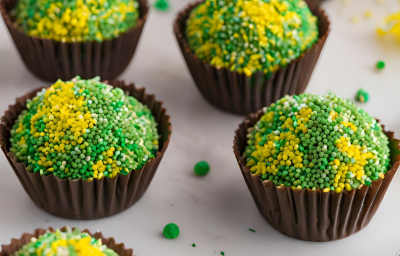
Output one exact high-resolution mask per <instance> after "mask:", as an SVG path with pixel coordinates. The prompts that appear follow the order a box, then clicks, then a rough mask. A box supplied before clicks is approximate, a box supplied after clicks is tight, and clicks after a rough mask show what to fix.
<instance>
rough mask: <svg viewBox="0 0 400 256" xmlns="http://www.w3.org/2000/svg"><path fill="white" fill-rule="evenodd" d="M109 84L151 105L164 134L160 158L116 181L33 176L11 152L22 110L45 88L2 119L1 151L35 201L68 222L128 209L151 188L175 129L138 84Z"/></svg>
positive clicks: (157, 102)
mask: <svg viewBox="0 0 400 256" xmlns="http://www.w3.org/2000/svg"><path fill="white" fill-rule="evenodd" d="M108 83H109V84H110V85H112V86H114V87H118V88H121V89H122V90H124V91H125V92H127V93H129V95H131V96H133V97H135V98H136V99H138V100H139V101H140V102H141V103H143V104H145V105H147V106H148V107H149V109H150V110H151V112H152V113H153V115H154V117H155V119H156V121H157V123H158V132H159V134H160V135H161V138H160V139H159V145H160V149H159V151H158V152H157V156H156V157H155V158H153V159H150V160H149V161H148V162H147V163H146V164H145V165H144V166H143V167H142V168H141V169H140V170H133V171H131V172H129V173H128V174H127V175H121V174H118V175H117V176H116V177H115V178H113V179H110V178H108V177H106V178H103V179H101V180H98V179H94V180H93V181H92V182H86V181H83V180H81V179H79V180H71V179H60V178H58V177H56V176H54V175H49V176H44V175H40V174H39V173H38V172H37V173H30V172H28V171H27V170H26V167H25V164H24V163H18V162H17V161H16V158H15V155H14V153H12V152H10V151H9V149H10V146H11V143H10V129H11V128H12V126H13V125H14V123H15V120H16V119H17V117H18V115H19V114H20V113H21V111H22V110H23V109H25V108H26V107H25V106H26V104H25V103H26V100H27V99H31V98H33V97H34V96H35V95H36V92H37V91H39V90H41V88H40V89H37V90H35V91H33V92H31V93H28V94H26V95H24V96H22V97H21V98H17V101H16V103H15V104H14V105H11V106H9V108H8V110H6V111H5V113H4V116H3V117H2V118H1V124H0V146H1V149H2V150H3V152H4V154H5V156H6V158H7V160H8V162H9V163H10V165H11V167H12V168H13V170H14V172H15V174H16V175H17V177H18V179H19V181H20V182H21V184H22V186H23V187H24V189H25V191H26V193H28V195H29V196H30V198H31V199H32V201H34V202H35V204H36V205H37V206H39V207H40V208H42V209H44V210H45V211H47V212H49V213H51V214H53V215H56V216H59V217H62V218H67V219H77V220H91V219H99V218H105V217H109V216H112V215H115V214H117V213H120V212H122V211H124V210H126V209H128V208H129V207H131V206H132V205H133V204H134V203H135V202H136V201H138V200H139V199H140V198H141V197H142V195H143V194H144V192H145V191H146V189H147V188H148V186H149V184H150V182H151V180H152V179H153V176H154V174H155V172H156V170H157V168H158V165H159V164H160V162H161V159H162V158H163V156H164V154H165V151H166V150H167V148H168V145H169V141H170V137H171V132H172V130H171V123H170V121H169V119H170V117H169V116H168V115H167V114H166V109H165V108H163V107H162V102H160V101H156V100H155V97H154V95H150V94H145V89H144V88H136V87H135V85H134V84H125V82H124V81H110V82H108Z"/></svg>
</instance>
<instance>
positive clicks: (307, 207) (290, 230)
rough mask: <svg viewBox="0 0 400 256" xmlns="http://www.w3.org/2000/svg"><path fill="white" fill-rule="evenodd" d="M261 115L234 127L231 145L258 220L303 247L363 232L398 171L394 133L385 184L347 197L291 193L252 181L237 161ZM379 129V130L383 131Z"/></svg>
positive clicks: (399, 157)
mask: <svg viewBox="0 0 400 256" xmlns="http://www.w3.org/2000/svg"><path fill="white" fill-rule="evenodd" d="M262 115H263V111H262V110H261V111H259V112H257V113H253V114H250V115H249V116H248V117H247V118H246V119H245V120H244V121H243V123H241V124H240V125H239V129H238V130H237V131H236V132H235V139H234V141H233V152H234V154H235V157H236V160H237V163H238V165H239V167H240V170H241V171H242V174H243V178H244V180H245V182H246V184H247V187H248V189H249V191H250V193H251V195H252V197H253V199H254V202H255V203H256V205H257V208H258V210H259V211H260V213H261V215H262V216H263V217H264V218H265V219H266V220H267V222H268V223H269V224H270V225H271V226H272V227H273V228H275V229H276V230H278V231H279V232H281V233H282V234H284V235H287V236H290V237H293V238H296V239H300V240H308V241H316V242H325V241H332V240H338V239H342V238H345V237H348V236H350V235H352V234H354V233H356V232H358V231H360V230H361V229H362V228H364V227H365V226H366V225H367V224H368V223H369V222H370V220H371V219H372V217H373V216H374V214H375V212H376V211H377V210H378V208H379V205H380V204H381V201H382V199H383V197H384V195H385V193H386V190H387V189H388V187H389V185H390V182H391V181H392V179H393V177H394V175H395V174H396V172H397V169H398V167H399V165H400V155H399V154H400V151H399V149H400V147H399V144H400V141H399V140H398V139H395V138H394V133H393V132H388V131H386V130H384V133H385V134H386V135H387V136H388V137H389V140H390V144H389V146H390V150H391V156H390V157H391V164H392V166H393V167H392V169H391V170H390V171H389V172H388V173H387V174H385V178H384V179H383V180H382V179H378V180H376V181H373V182H372V184H371V186H369V187H368V186H363V187H362V188H361V189H354V190H352V191H350V192H348V191H346V190H343V191H342V192H340V193H336V192H334V191H330V192H328V193H325V192H322V191H321V190H320V189H317V190H316V191H312V190H309V189H292V188H290V187H285V186H276V185H275V184H274V183H273V182H271V181H261V179H260V176H259V175H253V174H252V173H251V172H250V168H249V167H247V166H246V160H245V159H244V158H243V157H242V154H243V152H244V149H245V147H246V146H247V138H246V134H247V129H248V128H250V127H253V126H254V125H255V123H256V122H257V121H258V120H259V119H260V117H261V116H262ZM383 128H384V127H383Z"/></svg>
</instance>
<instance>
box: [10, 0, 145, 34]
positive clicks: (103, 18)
mask: <svg viewBox="0 0 400 256" xmlns="http://www.w3.org/2000/svg"><path fill="white" fill-rule="evenodd" d="M138 5H139V4H138V2H137V1H136V0H68V1H64V0H37V1H33V0H18V2H17V4H16V7H15V9H14V11H13V15H15V17H16V25H17V26H18V27H20V28H21V29H22V30H23V31H24V32H25V33H26V34H28V35H29V36H35V37H40V38H45V39H53V40H56V41H61V42H85V41H99V42H101V41H103V40H105V39H111V38H114V37H117V36H118V35H120V34H122V33H125V32H126V31H127V30H129V29H130V28H133V27H134V26H135V25H136V24H137V21H138V19H139V11H138Z"/></svg>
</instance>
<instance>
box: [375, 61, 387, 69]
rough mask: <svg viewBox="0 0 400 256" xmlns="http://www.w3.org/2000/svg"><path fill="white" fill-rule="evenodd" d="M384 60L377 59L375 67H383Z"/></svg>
mask: <svg viewBox="0 0 400 256" xmlns="http://www.w3.org/2000/svg"><path fill="white" fill-rule="evenodd" d="M385 65H386V64H385V62H384V61H382V60H380V61H378V62H377V63H376V68H377V69H379V70H381V69H383V68H384V67H385Z"/></svg>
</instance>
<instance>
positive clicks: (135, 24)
mask: <svg viewBox="0 0 400 256" xmlns="http://www.w3.org/2000/svg"><path fill="white" fill-rule="evenodd" d="M0 12H1V14H2V15H3V18H4V21H5V23H6V25H7V28H8V30H9V31H10V33H11V36H12V38H13V39H14V43H15V45H16V46H17V48H18V50H19V53H20V55H21V57H22V60H23V61H24V63H25V65H26V66H27V68H28V69H29V70H30V71H31V72H32V73H33V74H34V75H36V76H37V77H39V78H41V79H44V80H46V81H50V82H54V81H56V80H57V79H59V78H60V79H63V80H69V79H72V78H73V77H74V76H77V75H79V76H81V77H83V78H92V77H94V76H98V75H99V76H101V77H102V78H103V79H113V78H115V77H117V76H118V75H119V74H121V73H122V72H123V71H124V69H125V68H126V67H127V66H128V64H129V62H130V60H131V59H132V56H133V54H134V52H135V49H136V45H137V43H138V41H139V37H140V34H141V32H142V29H143V26H144V23H145V22H146V18H147V12H148V6H147V2H146V0H104V1H98V0H72V1H63V0H54V1H49V0H45V1H30V0H4V1H1V3H0Z"/></svg>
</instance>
